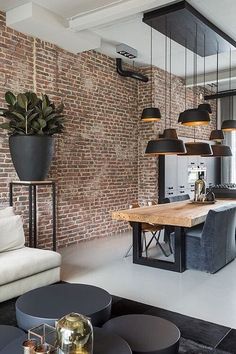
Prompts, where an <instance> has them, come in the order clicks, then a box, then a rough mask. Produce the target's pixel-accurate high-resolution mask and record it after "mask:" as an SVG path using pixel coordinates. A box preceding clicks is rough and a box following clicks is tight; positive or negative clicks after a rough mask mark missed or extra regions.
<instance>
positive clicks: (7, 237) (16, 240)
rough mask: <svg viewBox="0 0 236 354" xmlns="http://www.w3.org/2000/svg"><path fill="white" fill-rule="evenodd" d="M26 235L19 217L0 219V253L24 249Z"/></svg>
mask: <svg viewBox="0 0 236 354" xmlns="http://www.w3.org/2000/svg"><path fill="white" fill-rule="evenodd" d="M24 244H25V235H24V230H23V223H22V219H21V217H20V216H19V215H14V216H9V217H4V218H3V217H2V218H0V252H5V251H8V250H14V249H18V248H22V247H23V246H24Z"/></svg>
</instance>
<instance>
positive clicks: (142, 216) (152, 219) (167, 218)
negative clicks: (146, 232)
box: [112, 199, 236, 227]
mask: <svg viewBox="0 0 236 354" xmlns="http://www.w3.org/2000/svg"><path fill="white" fill-rule="evenodd" d="M230 204H231V205H235V206H236V199H217V200H216V203H215V204H194V203H192V202H191V201H190V200H186V201H181V202H175V203H168V204H158V205H153V206H146V207H140V208H134V209H128V210H119V211H115V212H113V213H112V219H113V220H125V221H133V222H140V223H150V224H158V225H172V226H182V227H192V226H195V225H198V224H201V223H203V222H204V221H205V220H206V216H207V213H208V211H209V210H212V209H213V210H214V209H217V208H219V207H222V206H226V205H230Z"/></svg>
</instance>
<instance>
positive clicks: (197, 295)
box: [61, 234, 236, 328]
mask: <svg viewBox="0 0 236 354" xmlns="http://www.w3.org/2000/svg"><path fill="white" fill-rule="evenodd" d="M130 243H131V234H125V235H124V234H123V235H121V234H120V235H117V236H113V237H111V238H109V239H108V238H104V239H96V240H93V241H88V242H82V243H80V244H79V245H77V246H71V247H68V248H65V249H62V250H61V253H62V256H63V267H62V280H65V281H68V282H80V283H86V284H92V285H97V286H100V287H103V288H104V289H106V290H107V291H109V292H110V293H111V294H113V295H117V296H121V297H125V298H128V299H132V300H136V301H140V302H143V303H145V304H150V305H154V306H158V307H161V308H165V309H168V310H172V311H176V312H179V313H182V314H185V315H189V316H193V317H196V318H201V319H204V320H207V321H211V322H215V323H219V324H221V325H225V326H229V327H233V328H236V260H235V261H233V262H232V263H230V264H229V265H227V266H226V267H224V268H223V269H222V270H220V271H219V272H218V273H216V274H214V275H211V274H207V273H203V272H198V271H190V270H187V271H185V272H184V273H182V274H179V273H175V272H170V271H165V270H160V269H156V268H150V267H145V266H141V265H135V264H133V263H132V257H131V256H130V257H128V258H124V257H123V256H124V254H125V251H126V250H127V248H128V246H129V244H130Z"/></svg>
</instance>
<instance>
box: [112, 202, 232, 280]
mask: <svg viewBox="0 0 236 354" xmlns="http://www.w3.org/2000/svg"><path fill="white" fill-rule="evenodd" d="M226 205H236V199H218V200H216V202H215V204H195V203H193V202H192V201H190V200H187V201H181V202H174V203H168V204H158V205H152V206H145V207H140V208H133V209H127V210H118V211H115V212H113V213H112V219H113V220H125V221H128V222H132V227H133V263H135V264H141V265H145V266H150V267H155V268H161V269H165V270H172V271H175V272H180V273H182V272H184V271H185V270H186V265H185V232H184V231H185V228H190V227H193V226H196V225H199V224H202V223H204V222H205V220H206V217H207V214H208V212H209V210H212V209H213V210H214V209H217V208H219V207H222V206H226ZM142 223H148V224H155V225H163V226H164V225H166V226H167V225H169V226H174V228H175V247H174V261H169V260H162V259H157V258H151V257H144V256H143V254H142V253H143V252H142Z"/></svg>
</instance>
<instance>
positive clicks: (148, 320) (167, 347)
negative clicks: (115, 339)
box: [103, 315, 180, 354]
mask: <svg viewBox="0 0 236 354" xmlns="http://www.w3.org/2000/svg"><path fill="white" fill-rule="evenodd" d="M103 328H104V329H106V330H107V331H110V332H111V333H115V334H117V335H118V336H120V337H121V338H123V339H124V340H125V341H126V342H127V343H128V344H129V346H130V348H131V350H132V352H133V354H177V353H178V349H179V340H180V331H179V329H178V328H177V327H176V326H175V325H174V324H173V323H171V322H169V321H167V320H165V319H163V318H160V317H155V316H149V315H126V316H121V317H116V318H113V319H111V320H109V321H108V322H107V323H105V324H104V325H103Z"/></svg>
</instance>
